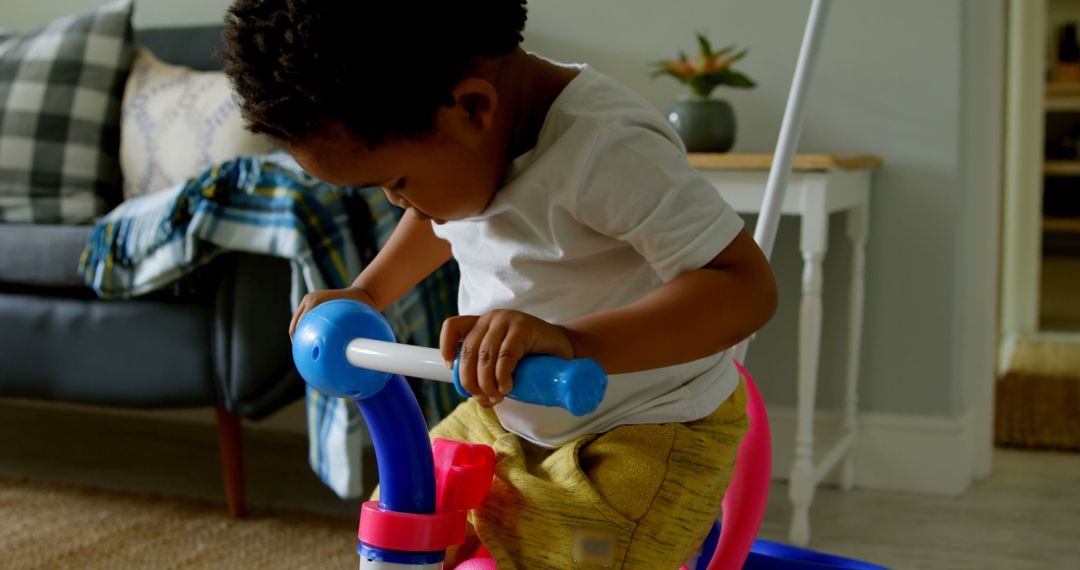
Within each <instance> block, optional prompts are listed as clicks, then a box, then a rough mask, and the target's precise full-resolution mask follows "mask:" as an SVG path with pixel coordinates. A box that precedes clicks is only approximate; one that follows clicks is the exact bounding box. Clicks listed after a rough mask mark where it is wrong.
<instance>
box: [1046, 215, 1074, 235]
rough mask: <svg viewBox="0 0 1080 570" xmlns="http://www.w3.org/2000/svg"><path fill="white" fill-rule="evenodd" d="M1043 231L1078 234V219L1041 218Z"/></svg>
mask: <svg viewBox="0 0 1080 570" xmlns="http://www.w3.org/2000/svg"><path fill="white" fill-rule="evenodd" d="M1043 231H1044V232H1054V233H1068V234H1080V217H1076V218H1058V217H1049V216H1046V217H1044V218H1043Z"/></svg>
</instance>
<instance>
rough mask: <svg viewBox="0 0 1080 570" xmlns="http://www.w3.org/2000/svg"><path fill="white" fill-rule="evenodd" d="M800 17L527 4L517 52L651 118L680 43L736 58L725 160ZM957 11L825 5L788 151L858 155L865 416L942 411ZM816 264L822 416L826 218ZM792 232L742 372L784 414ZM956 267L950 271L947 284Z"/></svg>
mask: <svg viewBox="0 0 1080 570" xmlns="http://www.w3.org/2000/svg"><path fill="white" fill-rule="evenodd" d="M4 3H5V10H4V11H3V15H2V16H0V26H5V27H8V28H11V29H15V30H25V29H31V28H33V27H36V26H38V25H40V24H42V23H44V22H45V21H47V20H48V19H49V18H50V17H53V16H56V15H60V14H63V13H67V12H70V11H74V10H78V9H83V8H86V7H89V6H93V5H95V4H97V3H98V2H95V1H94V0H63V1H56V0H54V1H49V2H45V1H42V0H4ZM227 4H228V2H226V1H225V0H184V1H182V2H174V1H171V0H140V1H139V2H138V3H137V10H136V25H137V26H140V27H144V26H160V25H170V24H191V23H212V22H218V21H220V20H221V14H222V12H223V10H224V8H225V6H226V5H227ZM808 7H809V2H796V1H794V0H721V1H716V0H713V1H706V0H680V1H678V2H658V1H654V0H534V2H532V3H531V6H530V16H529V26H528V29H527V31H526V47H527V48H528V49H531V50H534V51H537V52H539V53H542V54H544V55H547V56H549V57H553V58H556V59H561V60H566V61H586V62H589V63H590V64H592V65H593V66H595V67H596V68H598V69H600V70H601V71H604V72H606V73H609V74H611V75H613V76H615V77H616V78H617V79H619V80H621V81H623V82H625V83H626V84H628V85H629V86H630V87H632V88H634V89H635V90H637V91H639V92H640V93H641V94H642V95H644V96H645V97H646V98H647V99H648V100H649V101H650V102H652V103H653V104H654V105H655V106H657V107H658V108H661V109H662V108H663V107H664V106H665V105H666V104H667V103H668V102H669V101H671V100H672V99H673V98H675V97H678V96H680V95H681V94H682V91H681V89H680V88H679V87H678V86H677V85H676V84H675V83H674V82H673V81H671V80H666V79H657V80H655V81H652V80H650V79H649V78H648V69H647V66H648V62H650V61H653V60H656V59H659V58H663V57H667V56H670V55H672V54H674V53H675V52H676V51H677V50H678V49H684V50H687V51H691V50H692V49H693V47H694V44H693V36H692V33H693V32H694V31H696V30H705V31H708V33H709V34H710V36H711V37H712V38H713V40H714V42H715V43H717V44H726V43H735V42H737V43H738V44H740V45H741V46H746V47H749V48H750V55H749V57H747V59H746V60H745V63H744V64H742V65H741V67H742V69H744V70H745V71H746V72H747V73H749V75H751V76H752V77H753V78H755V79H756V80H757V81H758V82H759V87H758V88H757V89H755V90H753V91H739V92H728V93H724V95H725V96H727V97H729V99H730V100H731V101H732V102H733V104H734V105H735V107H736V110H737V114H738V120H739V137H738V142H737V144H736V148H735V150H736V151H743V152H764V151H769V150H771V149H772V147H773V144H774V141H775V137H776V134H777V131H778V130H779V125H780V120H781V114H782V111H783V104H784V100H785V97H786V95H787V90H788V86H789V82H790V79H791V74H792V71H793V69H794V65H795V58H796V54H797V51H798V47H799V42H800V39H801V35H802V30H803V25H804V23H805V18H806V14H807V11H808ZM962 14H963V4H962V2H961V1H960V0H948V1H942V0H910V1H905V2H897V1H890V0H838V1H835V2H834V4H833V8H832V11H831V13H830V15H829V19H828V31H827V35H826V38H825V41H824V45H823V49H822V53H821V60H820V63H819V65H818V70H817V75H816V77H815V78H814V81H813V84H812V88H811V92H810V99H809V102H808V107H807V120H806V125H805V128H804V131H803V138H802V144H801V146H800V149H801V150H802V151H807V152H837V153H873V154H877V155H879V156H881V157H883V158H884V160H885V163H886V166H885V168H884V169H882V170H881V171H879V172H878V173H877V174H876V175H875V177H874V186H873V190H872V194H873V208H872V216H871V238H870V243H869V249H868V275H867V293H866V321H865V331H864V335H863V346H864V348H863V383H862V389H861V405H862V408H863V409H866V410H872V411H882V412H892V413H903V414H929V415H953V414H955V413H957V412H958V411H960V410H961V409H962V408H963V403H962V402H959V401H957V400H958V399H959V398H960V397H962V396H960V391H959V390H958V389H957V386H958V383H959V382H960V380H959V379H956V378H954V375H953V373H952V372H953V370H954V366H955V362H954V360H955V358H956V356H957V355H956V354H955V353H956V348H955V347H956V342H955V339H954V336H955V334H956V327H955V322H954V321H955V315H956V312H957V301H956V299H957V296H958V295H960V294H961V292H959V291H957V290H956V289H957V285H956V282H957V281H956V275H957V271H962V270H963V263H964V260H963V259H960V258H959V257H960V256H959V255H958V253H957V251H958V250H957V243H958V235H957V231H956V229H955V227H956V221H957V219H958V212H957V204H960V203H961V202H962V200H960V197H961V193H962V192H963V190H962V183H961V182H962V181H961V180H960V178H961V176H960V166H959V164H960V162H961V148H962V145H963V141H962V140H961V133H962V130H961V125H960V119H959V116H960V110H961V95H962V89H961V84H960V69H961V65H962V63H963V60H964V57H965V54H964V50H963V46H962V39H961V31H962ZM832 222H833V232H832V234H833V235H832V240H831V242H830V250H829V255H828V258H827V259H826V266H827V268H826V276H825V279H826V296H825V303H826V323H825V333H824V342H823V349H824V351H825V353H824V358H823V360H822V382H821V387H820V390H819V394H820V398H819V402H821V403H822V405H836V404H837V403H838V402H839V395H840V393H841V391H840V384H839V382H838V380H839V379H840V375H841V373H842V371H843V363H844V350H845V347H846V337H845V333H844V330H845V323H846V322H847V314H846V310H845V308H844V299H845V295H846V293H847V286H846V283H847V271H848V263H847V261H846V256H847V253H848V249H847V244H846V243H845V240H844V237H843V219H842V218H839V217H834V218H833V220H832ZM797 235H798V226H797V223H796V222H794V221H789V222H786V223H784V224H782V225H781V231H780V237H779V240H778V242H777V245H776V249H775V262H774V265H775V268H776V273H777V275H778V277H779V280H780V284H781V288H782V299H781V306H780V311H779V313H778V315H777V317H776V318H775V319H774V320H773V322H772V323H771V324H769V325H768V326H767V327H766V329H765V330H764V331H763V332H762V333H761V334H760V335H759V339H758V341H757V342H756V343H755V344H754V345H753V347H752V349H751V352H750V362H749V363H750V365H751V367H752V369H753V370H754V371H755V373H756V375H757V376H758V377H759V379H760V383H761V384H762V385H763V388H764V390H765V392H766V397H767V398H768V399H769V401H770V403H773V404H779V405H790V404H793V403H794V401H795V397H794V392H795V389H794V385H795V383H794V376H795V339H796V335H795V333H796V322H797V321H796V316H797V314H798V298H799V281H800V269H801V260H800V258H799V255H798V252H797ZM958 268H959V269H958Z"/></svg>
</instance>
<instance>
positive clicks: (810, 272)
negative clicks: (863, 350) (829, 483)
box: [789, 189, 829, 546]
mask: <svg viewBox="0 0 1080 570" xmlns="http://www.w3.org/2000/svg"><path fill="white" fill-rule="evenodd" d="M822 190H823V189H822ZM819 198H820V200H813V199H812V196H810V195H808V196H807V204H806V206H807V207H806V208H805V210H807V211H804V212H803V217H802V238H801V244H800V249H801V250H802V257H803V275H802V302H801V304H800V307H799V371H798V404H797V410H796V416H797V417H796V421H797V427H796V433H795V457H794V461H793V462H792V466H791V477H790V486H789V496H790V498H791V504H792V512H791V528H790V530H789V539H790V540H791V542H792V543H793V544H796V545H800V546H805V545H806V544H807V543H809V542H810V504H811V503H812V502H813V500H814V487H815V486H816V482H815V481H814V464H813V460H814V429H813V428H814V404H815V400H816V396H817V376H818V358H819V356H820V350H821V320H822V301H821V297H822V290H823V288H824V274H823V272H822V265H823V263H824V261H825V252H826V249H827V246H828V236H829V217H828V214H827V213H826V211H825V208H824V192H823V191H822V193H821V195H820V196H819Z"/></svg>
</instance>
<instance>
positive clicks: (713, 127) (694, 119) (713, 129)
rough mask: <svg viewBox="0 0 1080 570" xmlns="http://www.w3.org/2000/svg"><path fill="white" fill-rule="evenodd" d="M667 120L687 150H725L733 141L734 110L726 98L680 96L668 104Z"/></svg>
mask: <svg viewBox="0 0 1080 570" xmlns="http://www.w3.org/2000/svg"><path fill="white" fill-rule="evenodd" d="M667 120H668V122H669V123H671V126H673V127H675V130H676V131H677V132H678V133H679V137H680V138H682V141H683V144H685V145H686V150H687V152H727V151H728V150H731V147H732V145H734V144H735V111H734V110H732V108H731V105H730V104H728V102H727V101H724V100H721V99H708V98H698V97H691V98H686V99H680V100H678V101H675V102H674V103H672V104H671V105H670V106H669V107H668V111H667Z"/></svg>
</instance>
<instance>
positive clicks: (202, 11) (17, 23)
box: [0, 0, 231, 32]
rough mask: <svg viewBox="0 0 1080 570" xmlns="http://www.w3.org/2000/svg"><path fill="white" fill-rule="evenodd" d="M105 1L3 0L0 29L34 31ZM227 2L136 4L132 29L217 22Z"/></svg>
mask: <svg viewBox="0 0 1080 570" xmlns="http://www.w3.org/2000/svg"><path fill="white" fill-rule="evenodd" d="M107 3H108V2H107V0H3V9H0V28H7V29H9V30H15V31H21V32H25V31H29V30H33V29H36V28H38V27H40V26H42V25H43V24H45V23H46V22H48V21H49V20H52V19H53V18H57V17H60V16H65V15H68V14H74V13H78V12H83V11H87V10H92V9H93V8H95V7H97V6H100V5H102V4H107ZM229 4H231V2H230V1H229V0H136V2H135V26H136V27H147V26H154V27H157V26H182V25H189V24H192V25H194V24H206V23H217V22H220V21H221V19H222V16H223V15H224V13H225V8H226V7H227V6H228V5H229Z"/></svg>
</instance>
